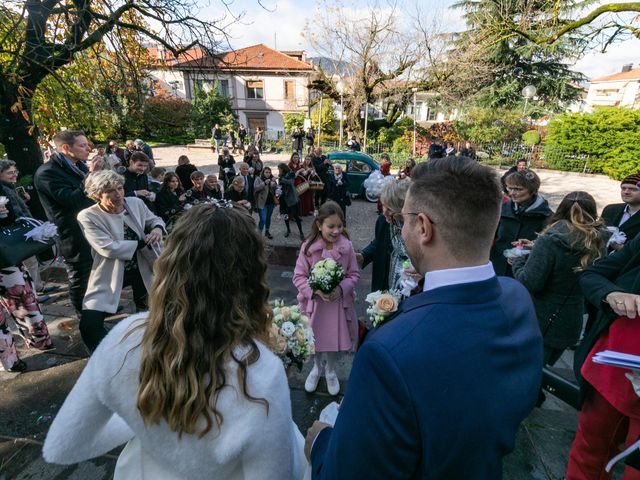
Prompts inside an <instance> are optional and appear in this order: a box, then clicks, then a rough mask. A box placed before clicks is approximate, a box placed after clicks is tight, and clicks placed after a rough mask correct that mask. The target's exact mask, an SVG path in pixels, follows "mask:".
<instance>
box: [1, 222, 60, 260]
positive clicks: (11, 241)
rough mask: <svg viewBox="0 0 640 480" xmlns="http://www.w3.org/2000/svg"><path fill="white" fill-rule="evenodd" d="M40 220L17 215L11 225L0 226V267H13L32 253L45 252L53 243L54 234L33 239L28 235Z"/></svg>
mask: <svg viewBox="0 0 640 480" xmlns="http://www.w3.org/2000/svg"><path fill="white" fill-rule="evenodd" d="M41 225H43V223H42V222H40V221H39V220H36V219H35V218H30V217H19V218H18V219H16V221H15V222H13V223H12V224H11V225H8V226H6V227H1V228H0V268H6V267H15V266H17V265H20V264H21V263H22V262H23V261H24V260H26V259H27V258H29V257H33V256H34V255H38V254H40V253H43V252H46V251H47V250H49V249H50V248H51V247H52V246H53V245H55V238H54V236H51V237H48V238H45V239H42V240H34V239H33V238H31V235H29V234H30V233H31V232H33V230H34V229H36V228H38V227H40V226H41Z"/></svg>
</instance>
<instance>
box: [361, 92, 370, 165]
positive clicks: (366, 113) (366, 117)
mask: <svg viewBox="0 0 640 480" xmlns="http://www.w3.org/2000/svg"><path fill="white" fill-rule="evenodd" d="M368 123H369V102H368V101H367V100H365V102H364V140H363V142H362V151H363V152H365V153H366V152H367V125H368Z"/></svg>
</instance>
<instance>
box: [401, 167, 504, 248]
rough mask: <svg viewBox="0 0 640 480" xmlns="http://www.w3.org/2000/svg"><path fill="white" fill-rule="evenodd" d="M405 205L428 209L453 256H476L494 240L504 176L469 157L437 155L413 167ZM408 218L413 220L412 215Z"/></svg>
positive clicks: (427, 212) (415, 210)
mask: <svg viewBox="0 0 640 480" xmlns="http://www.w3.org/2000/svg"><path fill="white" fill-rule="evenodd" d="M406 204H410V205H411V208H412V210H413V211H414V212H424V213H425V214H428V216H429V218H430V219H431V221H432V222H433V223H434V224H435V225H437V226H438V230H439V234H440V235H441V236H442V239H443V241H444V242H445V243H446V244H447V246H448V248H449V251H450V252H451V255H452V256H453V257H455V258H456V259H458V260H469V259H474V260H475V259H476V258H477V256H478V253H479V252H484V251H485V250H486V252H489V250H490V248H491V245H492V244H493V239H494V236H495V233H496V228H497V226H498V220H499V218H500V207H501V204H502V194H501V190H500V181H499V180H498V177H497V175H496V173H495V171H494V170H492V169H491V168H489V167H485V166H483V165H480V164H479V163H478V162H476V161H474V160H471V159H469V158H466V157H456V158H452V157H449V158H437V159H433V160H429V161H428V162H423V163H419V164H418V165H416V166H415V168H414V169H413V170H412V172H411V185H410V187H409V192H408V194H407V199H406V201H405V205H406ZM409 217H410V219H409V220H408V221H415V220H411V219H414V218H415V216H414V215H410V216H409Z"/></svg>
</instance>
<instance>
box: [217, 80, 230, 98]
mask: <svg viewBox="0 0 640 480" xmlns="http://www.w3.org/2000/svg"><path fill="white" fill-rule="evenodd" d="M216 82H217V84H218V95H220V96H222V97H228V96H229V80H216Z"/></svg>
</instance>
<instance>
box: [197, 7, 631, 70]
mask: <svg viewBox="0 0 640 480" xmlns="http://www.w3.org/2000/svg"><path fill="white" fill-rule="evenodd" d="M210 1H211V2H212V5H218V6H219V5H220V4H219V3H216V2H219V1H221V0H210ZM225 1H226V2H227V3H228V5H229V9H230V10H231V11H232V12H245V14H244V16H243V18H242V21H241V22H240V23H238V24H235V25H233V26H232V27H231V30H230V35H231V39H230V42H231V45H232V47H233V48H242V47H246V46H249V45H255V44H257V43H264V44H266V45H267V46H269V47H272V48H274V47H275V48H277V49H279V50H306V52H307V56H314V55H317V52H314V51H313V50H312V48H311V46H310V44H309V42H308V41H307V40H306V39H305V38H304V37H303V35H302V32H303V30H304V27H305V24H306V23H307V21H309V22H313V17H314V14H315V13H316V11H317V5H318V3H317V1H316V0H260V2H259V1H258V0H225ZM399 2H401V5H402V6H401V8H400V11H401V12H402V11H403V10H404V11H407V12H410V11H413V10H414V9H415V6H416V4H419V5H421V7H422V8H423V9H425V10H426V11H427V14H429V15H433V16H438V17H439V18H440V22H441V24H442V25H446V26H447V28H448V29H450V30H451V31H460V30H463V29H464V21H463V20H462V18H461V15H460V12H459V11H455V10H452V9H450V8H448V7H449V6H450V5H451V4H452V3H454V0H427V1H425V0H399ZM342 3H343V5H344V6H345V8H357V7H358V6H364V5H367V4H370V3H372V2H371V1H370V0H351V1H348V0H344V1H343V2H342ZM218 8H219V7H218ZM207 12H209V14H212V13H213V12H215V10H214V9H213V8H212V7H210V8H205V9H204V10H203V14H206V13H207ZM314 34H317V35H322V34H323V32H320V31H318V32H314ZM637 52H640V40H637V39H634V40H631V41H626V42H624V43H620V44H614V45H612V46H610V47H609V48H608V50H607V52H605V53H604V54H602V53H598V52H592V53H589V54H587V55H586V56H585V57H583V58H582V59H581V60H579V61H578V62H577V63H576V65H575V67H574V68H575V70H578V71H581V72H582V73H584V74H585V75H586V76H587V78H589V79H594V78H598V77H601V76H603V75H608V74H610V73H616V72H619V71H620V70H621V69H622V66H623V65H624V64H627V63H634V67H635V68H638V67H640V54H638V53H637Z"/></svg>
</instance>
